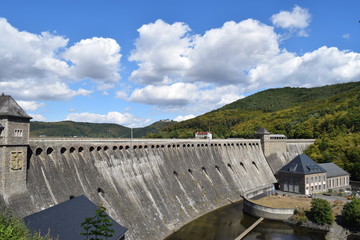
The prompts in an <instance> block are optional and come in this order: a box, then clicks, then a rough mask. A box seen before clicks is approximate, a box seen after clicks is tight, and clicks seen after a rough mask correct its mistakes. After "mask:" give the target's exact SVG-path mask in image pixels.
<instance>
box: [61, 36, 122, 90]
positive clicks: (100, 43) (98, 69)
mask: <svg viewBox="0 0 360 240" xmlns="http://www.w3.org/2000/svg"><path fill="white" fill-rule="evenodd" d="M119 52H120V46H119V44H117V42H116V41H115V40H114V39H110V38H97V37H94V38H91V39H83V40H81V41H80V42H78V43H76V44H75V45H74V46H72V47H70V48H69V49H67V50H66V51H65V53H64V54H63V56H64V58H65V59H66V60H68V61H71V62H72V63H73V66H71V68H70V73H71V74H72V75H73V76H74V78H76V79H85V78H90V79H93V80H94V81H97V82H98V85H99V87H100V89H106V88H109V87H112V86H113V85H114V84H115V83H117V82H118V81H119V80H120V75H119V73H118V71H119V61H120V58H121V55H120V54H119Z"/></svg>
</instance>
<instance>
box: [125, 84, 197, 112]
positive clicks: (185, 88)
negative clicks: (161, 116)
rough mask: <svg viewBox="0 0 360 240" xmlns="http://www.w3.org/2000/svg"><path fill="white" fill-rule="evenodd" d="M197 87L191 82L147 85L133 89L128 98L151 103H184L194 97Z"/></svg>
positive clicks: (166, 104) (167, 104)
mask: <svg viewBox="0 0 360 240" xmlns="http://www.w3.org/2000/svg"><path fill="white" fill-rule="evenodd" d="M196 90H197V88H196V86H195V85H194V84H191V83H181V82H179V83H174V84H172V85H169V86H154V85H148V86H146V87H144V88H137V89H135V90H134V91H133V92H132V93H131V95H130V96H129V97H128V100H130V101H133V102H141V103H147V104H152V105H164V106H180V105H186V104H188V103H190V102H192V100H193V99H194V98H195V97H196V94H197V92H196Z"/></svg>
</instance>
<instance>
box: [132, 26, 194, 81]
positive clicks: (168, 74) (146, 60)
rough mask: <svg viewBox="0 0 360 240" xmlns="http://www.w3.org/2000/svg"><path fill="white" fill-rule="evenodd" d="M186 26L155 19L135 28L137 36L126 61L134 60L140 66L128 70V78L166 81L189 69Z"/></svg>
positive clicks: (188, 38) (189, 41)
mask: <svg viewBox="0 0 360 240" xmlns="http://www.w3.org/2000/svg"><path fill="white" fill-rule="evenodd" d="M189 31H190V28H189V26H187V25H186V24H184V23H180V22H176V23H174V24H171V25H170V24H168V23H165V22H164V21H162V20H157V21H156V22H155V23H150V24H145V25H143V26H142V27H140V28H139V29H138V32H139V35H140V37H139V38H138V39H137V40H136V42H135V50H134V51H133V52H132V53H131V55H130V57H129V60H130V61H137V62H138V63H139V69H137V70H135V71H133V72H132V73H131V79H133V80H136V81H138V82H140V83H145V84H148V83H150V84H151V83H158V82H163V83H169V81H170V80H171V79H172V78H177V77H178V76H181V75H182V72H183V70H185V69H186V68H188V65H189V59H188V57H187V54H188V53H187V52H188V51H189V47H190V46H191V38H190V37H188V32H189Z"/></svg>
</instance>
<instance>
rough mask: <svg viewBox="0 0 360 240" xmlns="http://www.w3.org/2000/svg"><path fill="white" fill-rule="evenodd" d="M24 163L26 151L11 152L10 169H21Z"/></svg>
mask: <svg viewBox="0 0 360 240" xmlns="http://www.w3.org/2000/svg"><path fill="white" fill-rule="evenodd" d="M23 165H24V153H23V152H22V151H20V152H11V153H10V169H11V170H14V171H15V170H21V169H22V167H23Z"/></svg>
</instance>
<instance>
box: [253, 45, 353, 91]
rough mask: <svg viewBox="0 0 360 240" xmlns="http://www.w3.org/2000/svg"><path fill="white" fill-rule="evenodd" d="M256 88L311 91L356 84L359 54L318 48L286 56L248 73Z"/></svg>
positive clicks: (276, 58) (332, 48) (336, 49)
mask: <svg viewBox="0 0 360 240" xmlns="http://www.w3.org/2000/svg"><path fill="white" fill-rule="evenodd" d="M249 77H250V78H251V81H252V82H254V83H257V84H256V85H254V89H256V88H257V87H259V86H260V85H261V87H270V86H274V85H278V86H284V85H288V86H294V87H315V86H322V85H326V84H335V83H343V82H350V81H357V80H358V79H359V77H360V54H359V53H354V52H349V51H341V50H339V49H338V48H335V47H331V48H328V47H321V48H319V49H317V50H315V51H313V52H308V53H305V54H304V55H303V56H295V55H294V54H290V53H288V54H286V55H283V56H282V57H275V58H273V59H272V61H270V62H269V63H268V64H263V65H259V66H258V67H256V68H254V69H252V70H251V72H250V73H249Z"/></svg>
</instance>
